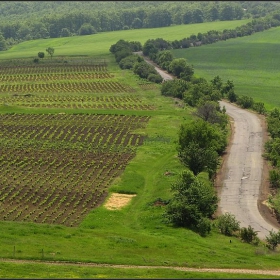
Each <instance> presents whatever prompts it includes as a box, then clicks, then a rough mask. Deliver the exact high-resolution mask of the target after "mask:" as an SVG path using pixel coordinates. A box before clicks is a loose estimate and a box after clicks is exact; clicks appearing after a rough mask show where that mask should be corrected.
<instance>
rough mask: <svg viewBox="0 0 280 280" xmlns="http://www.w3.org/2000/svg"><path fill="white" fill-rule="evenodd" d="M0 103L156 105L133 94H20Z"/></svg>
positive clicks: (132, 107)
mask: <svg viewBox="0 0 280 280" xmlns="http://www.w3.org/2000/svg"><path fill="white" fill-rule="evenodd" d="M0 103H3V104H9V105H16V106H22V107H28V108H73V109H122V110H154V108H155V106H152V105H150V104H145V103H144V102H143V101H142V100H141V99H140V98H138V97H133V96H85V95H84V96H71V95H68V96H61V95H60V96H59V95H56V96H53V95H48V96H42V95H36V96H34V95H31V94H28V95H18V94H14V95H13V96H10V97H2V98H1V97H0Z"/></svg>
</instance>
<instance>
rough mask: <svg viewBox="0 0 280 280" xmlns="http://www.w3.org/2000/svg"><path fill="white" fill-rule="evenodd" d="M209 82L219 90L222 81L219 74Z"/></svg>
mask: <svg viewBox="0 0 280 280" xmlns="http://www.w3.org/2000/svg"><path fill="white" fill-rule="evenodd" d="M211 84H212V85H213V86H214V88H215V89H217V90H221V89H222V86H223V81H222V79H221V78H220V76H215V77H214V79H213V80H211Z"/></svg>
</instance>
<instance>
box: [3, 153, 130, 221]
mask: <svg viewBox="0 0 280 280" xmlns="http://www.w3.org/2000/svg"><path fill="white" fill-rule="evenodd" d="M1 152H2V153H1V156H0V170H1V172H0V202H1V208H0V219H1V220H10V221H30V222H39V223H56V224H64V225H68V226H73V225H77V224H79V223H80V222H81V220H82V219H83V218H84V217H85V215H87V214H88V213H89V211H91V210H92V209H93V208H95V207H96V206H98V205H99V204H100V203H102V202H103V200H104V198H105V196H106V194H107V189H108V186H109V185H110V183H111V182H112V181H113V180H114V179H115V178H116V177H117V176H119V175H120V174H121V172H123V170H124V168H125V166H126V165H127V163H128V162H129V160H131V159H132V158H133V156H134V155H133V154H125V153H103V154H92V153H90V152H88V153H80V152H78V151H75V150H70V151H60V152H58V151H52V150H39V151H36V150H34V149H28V150H22V149H5V148H2V149H1ZM70 213H71V214H70Z"/></svg>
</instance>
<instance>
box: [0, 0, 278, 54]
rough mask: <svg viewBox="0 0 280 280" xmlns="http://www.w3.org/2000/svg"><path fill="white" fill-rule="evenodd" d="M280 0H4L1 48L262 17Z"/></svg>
mask: <svg viewBox="0 0 280 280" xmlns="http://www.w3.org/2000/svg"><path fill="white" fill-rule="evenodd" d="M279 11H280V2H278V1H208V2H204V1H183V2H178V1H2V2H0V18H1V19H0V50H5V49H7V48H9V46H12V45H14V44H17V43H19V42H22V41H26V40H33V39H40V38H58V37H68V36H79V35H90V34H95V33H97V32H104V31H114V30H125V29H139V28H156V27H166V26H171V25H179V24H192V23H201V22H210V21H220V20H221V21H222V20H238V19H244V18H260V17H265V16H266V15H268V14H271V13H272V12H279Z"/></svg>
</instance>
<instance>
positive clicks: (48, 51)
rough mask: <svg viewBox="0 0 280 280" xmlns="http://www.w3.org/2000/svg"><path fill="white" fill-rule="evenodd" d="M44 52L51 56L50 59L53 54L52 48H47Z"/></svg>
mask: <svg viewBox="0 0 280 280" xmlns="http://www.w3.org/2000/svg"><path fill="white" fill-rule="evenodd" d="M46 52H47V53H48V54H49V55H50V56H51V58H52V57H53V54H54V48H52V47H48V48H47V49H46Z"/></svg>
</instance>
